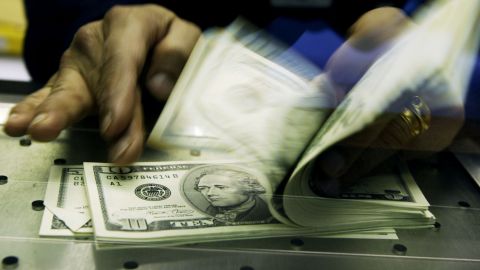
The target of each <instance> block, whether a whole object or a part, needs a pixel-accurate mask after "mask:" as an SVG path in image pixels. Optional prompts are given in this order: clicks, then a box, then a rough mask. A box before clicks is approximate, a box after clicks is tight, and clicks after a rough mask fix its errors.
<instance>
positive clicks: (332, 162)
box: [318, 151, 345, 178]
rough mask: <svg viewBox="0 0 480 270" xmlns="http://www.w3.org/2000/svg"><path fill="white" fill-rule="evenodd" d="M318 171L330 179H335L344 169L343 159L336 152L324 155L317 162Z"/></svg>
mask: <svg viewBox="0 0 480 270" xmlns="http://www.w3.org/2000/svg"><path fill="white" fill-rule="evenodd" d="M318 165H319V166H320V169H322V170H323V172H324V173H325V174H327V175H328V176H330V177H333V178H336V177H339V176H340V175H341V173H342V172H343V168H344V167H345V159H344V158H343V156H342V155H341V154H340V153H338V152H336V151H329V152H327V153H325V154H324V155H323V156H322V157H321V159H320V160H319V161H318Z"/></svg>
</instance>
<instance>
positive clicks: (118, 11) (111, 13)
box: [104, 5, 128, 23]
mask: <svg viewBox="0 0 480 270" xmlns="http://www.w3.org/2000/svg"><path fill="white" fill-rule="evenodd" d="M127 10H128V8H127V7H126V6H122V5H114V6H113V7H112V8H110V9H109V10H108V11H107V13H105V16H104V20H105V22H107V23H111V22H112V21H114V20H116V19H117V18H118V17H123V16H125V14H126V12H128V11H127Z"/></svg>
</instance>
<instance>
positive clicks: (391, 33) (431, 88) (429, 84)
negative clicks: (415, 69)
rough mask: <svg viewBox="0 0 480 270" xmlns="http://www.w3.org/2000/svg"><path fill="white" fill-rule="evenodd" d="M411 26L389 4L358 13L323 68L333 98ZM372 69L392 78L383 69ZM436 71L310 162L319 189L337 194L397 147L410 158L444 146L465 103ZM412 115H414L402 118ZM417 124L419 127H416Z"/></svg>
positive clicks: (458, 125) (460, 122) (459, 122)
mask: <svg viewBox="0 0 480 270" xmlns="http://www.w3.org/2000/svg"><path fill="white" fill-rule="evenodd" d="M412 27H416V26H415V25H414V24H413V22H412V21H411V20H410V19H409V18H408V17H406V16H405V15H404V14H403V12H402V11H401V10H398V9H394V8H378V9H375V10H372V11H370V12H368V13H366V14H365V15H363V16H362V17H361V18H360V19H359V20H358V21H357V22H356V23H355V25H354V26H353V27H352V35H351V36H350V38H349V39H348V40H347V41H346V42H345V44H343V45H342V47H340V48H339V49H338V50H337V51H336V52H335V53H334V54H333V56H332V57H331V58H330V60H329V62H328V64H327V67H326V70H327V74H328V76H329V78H330V79H331V81H332V85H333V86H334V89H335V90H336V91H335V92H336V94H337V97H338V99H339V100H341V99H342V98H343V97H344V96H345V95H346V94H347V93H348V91H350V90H351V89H352V88H353V87H354V86H355V84H356V83H357V82H358V81H359V80H360V79H361V78H362V76H363V75H364V74H365V73H366V71H367V70H368V69H369V68H370V67H371V66H372V65H373V63H375V61H376V60H377V59H378V58H380V57H381V56H382V55H383V54H384V53H385V52H386V51H388V49H389V48H390V47H391V46H392V45H394V44H395V42H396V38H398V37H399V35H401V34H403V33H404V32H405V31H406V30H409V29H410V28H412ZM411 60H412V61H418V59H411ZM376 72H383V73H382V74H384V76H391V75H390V74H388V70H387V71H381V70H380V71H379V70H378V69H377V70H376ZM416 75H417V76H422V75H423V74H416ZM441 75H442V76H440V75H439V76H434V77H429V78H428V80H425V84H424V85H422V86H421V88H419V89H416V90H417V91H416V93H418V94H415V96H411V97H400V98H399V99H398V100H395V101H394V102H393V104H392V105H391V107H390V108H388V110H386V111H385V112H384V113H383V114H382V115H381V116H380V117H378V119H376V120H375V121H373V123H370V124H368V125H366V126H365V127H363V129H362V130H361V131H359V132H357V133H356V134H352V135H351V136H349V137H347V138H345V139H343V140H341V141H340V142H338V143H337V144H335V145H333V146H332V147H330V148H329V149H328V150H327V151H325V152H324V153H322V155H320V157H319V158H318V159H317V160H316V161H315V162H316V163H315V165H316V167H317V172H318V174H317V176H316V177H315V178H316V180H317V181H316V182H315V185H316V186H315V187H316V189H317V191H318V193H323V194H326V195H336V194H337V193H338V192H339V191H340V189H341V187H344V186H348V185H351V184H353V183H354V182H355V181H356V180H358V179H359V178H360V177H361V176H363V175H365V174H367V173H368V172H370V171H371V170H373V169H374V168H375V167H377V166H378V165H379V164H380V163H381V162H383V161H385V160H386V159H388V158H389V157H390V156H392V155H394V154H395V153H397V152H400V151H402V150H407V151H406V152H404V154H405V153H407V154H408V156H409V157H415V156H423V155H425V154H429V153H432V152H437V151H441V150H443V149H445V148H446V147H447V146H448V145H449V144H450V143H451V142H452V140H453V139H454V138H455V136H456V135H457V133H458V131H459V130H460V128H461V127H462V125H463V122H464V107H463V100H462V98H461V97H460V96H459V95H458V93H457V92H456V91H455V90H456V89H454V88H453V87H451V85H450V82H449V79H450V78H448V77H444V76H443V74H441ZM388 90H389V89H388V88H387V89H381V91H388ZM417 105H418V106H417ZM412 108H413V109H412ZM415 108H422V110H420V109H418V111H417V110H416V109H415ZM427 108H428V109H427ZM406 112H409V113H410V114H406ZM414 112H416V113H414ZM412 113H414V115H413V116H414V117H410V118H405V116H406V115H412ZM352 114H355V112H353V113H352ZM420 116H421V117H420ZM405 119H407V120H405ZM408 119H410V120H408ZM423 124H425V125H423ZM418 126H422V127H421V128H415V127H418Z"/></svg>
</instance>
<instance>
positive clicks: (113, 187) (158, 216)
mask: <svg viewBox="0 0 480 270" xmlns="http://www.w3.org/2000/svg"><path fill="white" fill-rule="evenodd" d="M84 168H85V176H86V183H87V190H88V198H89V203H90V206H91V210H92V217H93V223H94V226H95V237H96V239H98V240H100V241H132V242H139V241H140V242H150V241H153V242H163V243H168V242H172V243H173V242H175V243H181V242H197V241H213V240H219V239H234V238H251V237H259V235H258V233H262V232H263V236H265V234H266V233H267V232H268V233H271V232H272V231H277V232H278V233H279V234H280V235H281V233H284V234H285V233H287V232H289V233H292V230H294V229H295V228H291V227H287V226H285V225H283V224H280V223H279V222H278V221H277V220H276V219H275V218H274V217H273V215H272V213H271V212H270V199H269V197H270V196H271V194H272V192H271V186H270V183H268V180H267V179H266V178H265V176H263V175H262V174H261V173H259V172H258V171H254V170H251V169H250V168H246V167H244V166H240V165H235V164H229V163H205V162H202V163H198V162H161V163H160V162H157V163H136V164H134V165H129V166H118V165H114V164H101V163H84Z"/></svg>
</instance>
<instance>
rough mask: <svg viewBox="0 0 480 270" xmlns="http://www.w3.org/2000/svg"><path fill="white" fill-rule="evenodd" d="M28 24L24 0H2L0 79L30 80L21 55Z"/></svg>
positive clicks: (0, 18)
mask: <svg viewBox="0 0 480 270" xmlns="http://www.w3.org/2000/svg"><path fill="white" fill-rule="evenodd" d="M26 26H27V24H26V20H25V14H24V10H23V1H22V0H2V1H0V80H15V81H29V80H30V76H29V75H28V72H27V71H26V69H25V65H24V64H23V60H22V57H21V54H22V43H23V38H24V34H25V29H26Z"/></svg>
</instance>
